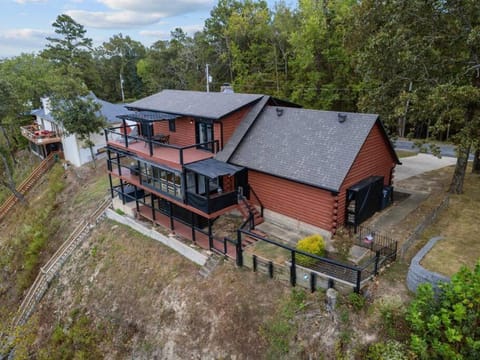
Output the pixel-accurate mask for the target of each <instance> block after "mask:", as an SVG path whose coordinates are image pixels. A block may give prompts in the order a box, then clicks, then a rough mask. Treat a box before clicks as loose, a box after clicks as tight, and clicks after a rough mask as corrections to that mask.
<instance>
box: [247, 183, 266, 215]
mask: <svg viewBox="0 0 480 360" xmlns="http://www.w3.org/2000/svg"><path fill="white" fill-rule="evenodd" d="M249 187H250V191H251V192H252V194H253V196H254V197H255V199H256V200H257V202H258V204H259V205H260V215H261V216H262V217H263V209H264V206H263V204H262V202H261V201H260V198H259V197H258V195H257V193H256V192H255V190H253V187H252V185H249Z"/></svg>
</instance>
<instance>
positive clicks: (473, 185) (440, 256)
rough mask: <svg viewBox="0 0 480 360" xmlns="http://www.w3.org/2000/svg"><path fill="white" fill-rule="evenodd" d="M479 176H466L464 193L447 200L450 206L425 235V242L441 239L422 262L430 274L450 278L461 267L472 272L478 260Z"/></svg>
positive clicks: (479, 247)
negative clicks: (439, 274) (432, 272)
mask: <svg viewBox="0 0 480 360" xmlns="http://www.w3.org/2000/svg"><path fill="white" fill-rule="evenodd" d="M479 185H480V175H475V174H472V173H470V169H468V173H467V175H466V176H465V184H464V193H463V194H462V195H452V196H450V203H449V206H448V208H447V209H445V210H444V211H443V212H442V213H441V214H440V216H439V217H438V218H437V221H436V222H435V223H434V224H432V225H431V226H430V227H429V228H428V229H427V230H426V231H425V233H424V238H425V240H428V239H430V238H431V237H434V236H443V237H444V239H443V240H440V241H439V242H437V244H436V245H435V247H434V248H433V249H432V250H431V251H430V252H429V253H428V254H427V255H426V256H425V257H424V258H423V260H422V265H423V266H424V267H426V268H427V269H429V270H433V271H436V272H439V273H441V274H444V275H447V276H451V275H453V274H454V273H456V272H457V271H458V270H460V267H461V266H462V265H465V266H467V267H469V268H473V266H474V265H475V264H476V262H477V261H478V260H479V259H480V241H478V239H479V232H480V211H479V205H480V186H479Z"/></svg>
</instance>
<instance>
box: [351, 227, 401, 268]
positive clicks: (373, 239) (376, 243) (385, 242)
mask: <svg viewBox="0 0 480 360" xmlns="http://www.w3.org/2000/svg"><path fill="white" fill-rule="evenodd" d="M355 244H356V245H358V246H360V247H363V248H366V249H369V250H371V251H373V252H380V254H381V255H382V256H383V257H386V258H387V259H388V260H391V261H394V260H396V254H397V241H395V240H393V239H392V238H390V237H389V236H388V235H387V234H385V233H384V232H382V231H379V230H375V229H372V228H369V227H367V226H363V225H360V226H359V227H358V228H357V234H356V241H355Z"/></svg>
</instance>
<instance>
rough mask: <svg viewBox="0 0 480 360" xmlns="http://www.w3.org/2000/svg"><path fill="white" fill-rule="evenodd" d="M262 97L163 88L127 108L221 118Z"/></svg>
mask: <svg viewBox="0 0 480 360" xmlns="http://www.w3.org/2000/svg"><path fill="white" fill-rule="evenodd" d="M261 97H262V95H256V94H236V93H219V92H209V93H206V92H201V91H183V90H163V91H161V92H159V93H157V94H154V95H151V96H148V97H146V98H144V99H141V100H138V101H135V102H133V103H131V104H128V105H127V108H129V109H138V110H151V111H161V112H165V113H169V114H178V115H184V116H195V117H202V118H208V119H220V118H222V117H224V116H226V115H228V114H230V113H232V112H234V111H236V110H238V109H240V108H242V107H244V106H246V105H249V104H251V103H253V102H255V101H257V100H258V99H260V98H261Z"/></svg>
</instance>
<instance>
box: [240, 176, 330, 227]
mask: <svg viewBox="0 0 480 360" xmlns="http://www.w3.org/2000/svg"><path fill="white" fill-rule="evenodd" d="M248 182H249V183H250V185H251V186H252V188H253V189H254V191H255V193H256V194H257V195H258V197H259V198H260V201H261V202H262V204H263V205H264V206H265V208H266V209H269V210H272V211H274V212H277V213H280V214H283V215H286V216H288V217H290V218H293V219H297V220H300V221H303V222H305V223H308V224H311V225H314V226H317V227H319V228H322V229H325V230H327V231H332V229H333V228H332V213H333V209H334V204H335V201H334V200H335V196H334V195H333V194H332V193H331V192H329V191H326V190H322V189H319V188H315V187H313V186H309V185H304V184H300V183H297V182H294V181H290V180H286V179H282V178H279V177H276V176H272V175H268V174H265V173H261V172H258V171H254V170H249V171H248ZM250 199H251V200H252V201H253V202H255V200H254V199H255V198H254V197H253V196H250Z"/></svg>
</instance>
